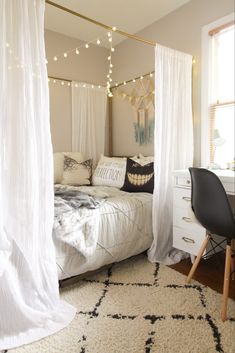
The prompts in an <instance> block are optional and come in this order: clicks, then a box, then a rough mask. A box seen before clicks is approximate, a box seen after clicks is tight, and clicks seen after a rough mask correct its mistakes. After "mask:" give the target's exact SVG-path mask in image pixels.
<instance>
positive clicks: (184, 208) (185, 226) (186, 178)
mask: <svg viewBox="0 0 235 353" xmlns="http://www.w3.org/2000/svg"><path fill="white" fill-rule="evenodd" d="M213 172H215V174H217V175H218V176H219V178H220V180H221V181H222V183H223V185H224V187H225V190H226V192H227V193H228V194H231V195H234V194H235V179H234V175H235V174H234V172H232V171H214V170H213ZM173 175H174V191H173V247H175V248H177V249H180V250H183V251H185V252H188V253H189V254H191V255H197V253H198V250H199V249H200V247H201V245H202V242H203V240H204V238H205V236H206V230H205V228H204V227H202V226H201V225H200V224H199V223H198V222H197V220H196V218H195V216H194V214H193V212H192V209H191V179H190V174H189V171H188V170H176V171H175V172H174V173H173ZM213 237H214V236H213ZM216 238H217V237H216ZM218 239H220V240H221V237H218ZM215 240H216V239H215ZM210 249H211V245H210V244H208V247H207V249H206V251H205V252H208V251H209V250H210ZM191 258H192V256H191Z"/></svg>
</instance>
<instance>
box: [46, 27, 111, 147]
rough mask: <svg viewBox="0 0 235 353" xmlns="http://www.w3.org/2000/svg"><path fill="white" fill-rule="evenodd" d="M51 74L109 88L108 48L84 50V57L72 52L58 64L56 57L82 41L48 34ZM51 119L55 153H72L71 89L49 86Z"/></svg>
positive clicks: (58, 85)
mask: <svg viewBox="0 0 235 353" xmlns="http://www.w3.org/2000/svg"><path fill="white" fill-rule="evenodd" d="M45 43H46V55H47V58H48V75H50V76H56V77H62V78H67V79H71V80H74V81H81V82H88V83H94V84H97V85H98V84H100V85H105V83H106V74H107V73H106V71H107V67H106V65H104V63H107V49H104V48H101V47H98V46H94V45H91V46H90V48H89V49H86V48H82V49H80V54H79V55H76V54H74V53H72V54H71V55H69V56H68V58H67V59H64V58H62V57H60V58H59V60H58V61H57V62H55V61H53V57H54V56H55V55H57V54H63V53H64V52H65V51H69V50H70V49H73V48H75V47H77V46H79V45H81V44H83V43H82V42H80V41H78V40H76V39H74V38H70V37H67V36H64V35H62V34H59V33H56V32H52V31H48V30H46V31H45ZM49 87H50V118H51V135H52V144H53V149H54V151H55V152H59V151H71V88H70V87H68V86H67V85H64V86H61V84H60V83H56V84H54V83H53V82H52V81H51V82H50V83H49Z"/></svg>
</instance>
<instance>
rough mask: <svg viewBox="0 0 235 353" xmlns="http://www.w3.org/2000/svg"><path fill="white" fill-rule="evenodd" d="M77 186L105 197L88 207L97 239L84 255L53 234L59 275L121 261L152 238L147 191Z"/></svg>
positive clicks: (147, 245) (80, 271)
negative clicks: (91, 251) (95, 206)
mask: <svg viewBox="0 0 235 353" xmlns="http://www.w3.org/2000/svg"><path fill="white" fill-rule="evenodd" d="M78 189H79V190H80V191H83V192H86V193H88V194H89V195H91V196H96V197H102V198H105V202H104V203H102V204H101V206H100V207H99V208H97V209H94V210H89V212H93V211H94V212H95V213H96V217H95V218H96V219H97V220H98V225H97V226H98V237H97V243H96V246H95V251H94V252H93V253H91V254H90V255H89V256H84V255H83V254H82V253H81V252H79V251H78V250H77V249H75V248H74V247H72V246H69V245H68V244H66V243H65V242H64V241H63V240H62V239H57V238H56V237H54V243H55V248H56V262H57V266H58V276H59V279H65V278H68V277H72V276H75V275H78V274H81V273H85V272H88V271H91V270H95V269H98V268H100V267H101V266H104V265H106V264H109V263H112V262H116V261H121V260H123V259H125V258H128V257H130V256H133V255H136V254H138V253H140V252H142V251H145V250H146V249H148V248H149V247H150V245H151V243H152V239H153V237H152V195H151V194H148V193H128V192H124V191H121V190H119V189H117V188H113V187H105V186H81V187H78ZM97 213H98V217H97ZM78 236H79V234H78Z"/></svg>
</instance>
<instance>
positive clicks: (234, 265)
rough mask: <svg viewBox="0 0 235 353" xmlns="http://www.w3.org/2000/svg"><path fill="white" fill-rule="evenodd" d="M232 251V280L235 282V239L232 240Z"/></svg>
mask: <svg viewBox="0 0 235 353" xmlns="http://www.w3.org/2000/svg"><path fill="white" fill-rule="evenodd" d="M231 251H232V255H231V272H232V280H233V281H234V280H235V254H234V251H235V239H232V241H231Z"/></svg>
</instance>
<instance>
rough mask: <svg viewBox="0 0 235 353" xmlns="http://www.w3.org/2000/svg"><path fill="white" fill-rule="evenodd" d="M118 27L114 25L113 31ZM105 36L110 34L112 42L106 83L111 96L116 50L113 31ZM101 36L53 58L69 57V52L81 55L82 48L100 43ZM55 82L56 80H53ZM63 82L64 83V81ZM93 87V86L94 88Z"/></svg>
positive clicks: (55, 59)
mask: <svg viewBox="0 0 235 353" xmlns="http://www.w3.org/2000/svg"><path fill="white" fill-rule="evenodd" d="M116 29H117V28H116V27H112V31H114V32H115V31H116ZM105 36H106V38H107V36H108V41H109V43H110V54H109V56H108V57H107V59H108V61H109V70H108V74H107V78H108V81H107V84H106V87H107V95H108V96H109V97H111V96H112V92H111V91H110V87H111V84H110V82H112V81H113V80H112V78H111V74H112V73H113V70H112V68H113V66H114V65H113V64H112V53H113V52H114V51H115V48H113V46H112V42H113V38H112V32H111V31H108V32H106V34H105ZM101 38H103V37H99V38H95V39H94V40H91V41H89V42H87V43H85V44H84V43H83V44H82V45H80V46H78V47H75V48H73V49H71V50H67V51H66V52H64V53H61V54H57V55H55V56H54V57H53V60H54V61H58V60H59V58H61V57H64V58H67V57H68V56H69V54H70V53H75V54H76V55H79V54H80V50H79V49H80V48H84V47H85V48H86V49H88V48H89V47H90V44H91V43H93V44H97V45H100V44H101ZM49 60H50V58H49ZM46 62H47V63H48V59H47V60H46ZM53 82H54V81H53ZM62 82H63V83H62ZM62 82H61V85H64V81H62ZM70 85H71V84H70V83H68V84H66V86H68V87H69V86H70ZM117 85H118V84H117ZM75 87H76V85H75ZM83 87H86V85H83ZM93 87H94V85H93ZM93 87H92V88H93ZM100 88H101V86H100Z"/></svg>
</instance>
